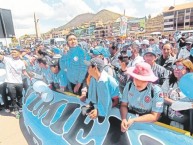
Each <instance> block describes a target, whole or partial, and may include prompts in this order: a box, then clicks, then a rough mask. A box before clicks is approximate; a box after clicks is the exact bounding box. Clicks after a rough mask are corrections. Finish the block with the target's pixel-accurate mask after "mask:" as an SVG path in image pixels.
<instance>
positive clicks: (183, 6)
mask: <svg viewBox="0 0 193 145" xmlns="http://www.w3.org/2000/svg"><path fill="white" fill-rule="evenodd" d="M187 8H193V2H190V3H185V4H181V5H175V6H170V7H164V9H163V12H164V13H166V12H172V11H177V10H183V9H187Z"/></svg>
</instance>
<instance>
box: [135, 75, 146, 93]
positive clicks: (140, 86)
mask: <svg viewBox="0 0 193 145" xmlns="http://www.w3.org/2000/svg"><path fill="white" fill-rule="evenodd" d="M133 83H134V85H135V87H136V88H137V90H138V91H141V90H143V89H145V88H146V87H147V85H148V82H147V81H141V80H138V79H136V78H133Z"/></svg>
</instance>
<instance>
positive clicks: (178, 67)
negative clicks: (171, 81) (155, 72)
mask: <svg viewBox="0 0 193 145" xmlns="http://www.w3.org/2000/svg"><path fill="white" fill-rule="evenodd" d="M172 68H173V69H174V70H175V69H177V70H183V69H184V66H183V65H173V66H172Z"/></svg>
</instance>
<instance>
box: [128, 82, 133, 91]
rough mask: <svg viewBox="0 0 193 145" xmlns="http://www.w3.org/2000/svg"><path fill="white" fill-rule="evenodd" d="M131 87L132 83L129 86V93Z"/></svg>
mask: <svg viewBox="0 0 193 145" xmlns="http://www.w3.org/2000/svg"><path fill="white" fill-rule="evenodd" d="M131 85H132V82H130V84H129V89H128V91H130V89H131Z"/></svg>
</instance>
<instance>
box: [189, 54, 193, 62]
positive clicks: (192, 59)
mask: <svg viewBox="0 0 193 145" xmlns="http://www.w3.org/2000/svg"><path fill="white" fill-rule="evenodd" d="M189 60H190V61H191V62H192V63H193V56H192V55H190V56H189Z"/></svg>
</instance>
